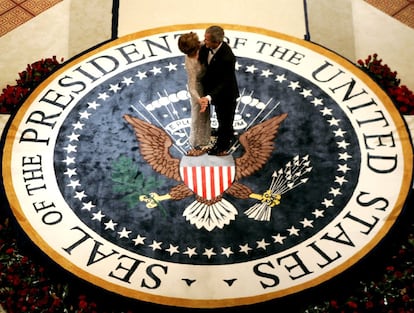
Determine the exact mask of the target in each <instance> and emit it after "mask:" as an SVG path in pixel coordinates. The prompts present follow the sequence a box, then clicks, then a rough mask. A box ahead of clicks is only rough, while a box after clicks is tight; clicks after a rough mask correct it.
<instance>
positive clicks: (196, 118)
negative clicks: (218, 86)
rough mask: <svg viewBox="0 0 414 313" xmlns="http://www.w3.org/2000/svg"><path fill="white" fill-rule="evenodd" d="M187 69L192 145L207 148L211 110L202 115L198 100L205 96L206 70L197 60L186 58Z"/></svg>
mask: <svg viewBox="0 0 414 313" xmlns="http://www.w3.org/2000/svg"><path fill="white" fill-rule="evenodd" d="M185 68H186V70H187V84H188V91H189V92H190V96H191V130H190V144H191V146H192V147H193V148H195V147H198V146H206V145H208V144H209V142H210V135H211V122H210V110H209V109H207V110H206V111H205V112H203V113H200V105H199V104H198V102H197V99H198V98H200V97H201V96H202V95H203V89H202V86H201V82H200V79H201V77H202V76H203V74H204V68H203V67H202V66H201V64H200V63H199V62H198V60H197V58H189V57H188V56H185Z"/></svg>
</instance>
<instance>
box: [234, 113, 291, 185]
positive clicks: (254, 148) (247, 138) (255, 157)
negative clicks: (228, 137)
mask: <svg viewBox="0 0 414 313" xmlns="http://www.w3.org/2000/svg"><path fill="white" fill-rule="evenodd" d="M286 117H287V113H283V114H280V115H278V116H275V117H272V118H271V119H268V120H266V121H264V122H263V123H260V124H257V125H255V126H253V127H252V128H250V129H249V130H247V131H246V132H245V133H243V134H242V135H240V137H239V141H240V143H241V144H242V145H243V147H244V149H245V153H244V154H243V155H242V156H241V157H239V158H237V159H236V160H235V162H236V176H235V180H238V179H240V178H242V177H245V176H249V175H251V174H253V173H254V172H256V171H258V170H259V169H261V168H262V167H263V165H264V164H266V162H267V161H268V159H269V157H270V155H271V153H272V151H273V149H274V139H275V138H276V135H277V132H278V130H279V127H280V124H281V123H282V122H283V121H284V120H285V119H286Z"/></svg>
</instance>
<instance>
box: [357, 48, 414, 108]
mask: <svg viewBox="0 0 414 313" xmlns="http://www.w3.org/2000/svg"><path fill="white" fill-rule="evenodd" d="M358 66H359V67H360V68H361V69H362V70H363V71H364V72H365V73H367V74H368V75H369V76H370V77H371V78H372V79H373V80H374V81H375V82H376V83H377V84H378V85H379V86H380V87H381V88H382V89H383V90H384V91H385V92H386V93H387V94H388V96H389V97H390V98H391V100H392V101H393V103H394V105H395V106H396V108H397V109H398V111H399V112H400V113H401V114H403V115H414V93H413V92H412V91H411V90H410V89H408V87H407V86H405V85H401V84H400V83H401V81H400V79H398V78H397V72H396V71H392V70H391V69H390V68H389V66H388V65H387V64H383V63H382V59H379V58H378V55H377V54H376V53H374V54H373V55H369V56H368V57H367V58H366V59H365V60H358Z"/></svg>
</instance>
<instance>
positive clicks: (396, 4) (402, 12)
mask: <svg viewBox="0 0 414 313" xmlns="http://www.w3.org/2000/svg"><path fill="white" fill-rule="evenodd" d="M365 2H368V3H369V4H371V5H373V6H374V7H376V8H377V9H379V10H381V11H383V12H384V13H387V14H388V15H390V16H392V17H394V18H395V19H397V20H399V21H400V22H402V23H404V24H406V25H408V26H409V27H411V28H414V0H365Z"/></svg>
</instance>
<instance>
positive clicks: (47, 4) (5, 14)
mask: <svg viewBox="0 0 414 313" xmlns="http://www.w3.org/2000/svg"><path fill="white" fill-rule="evenodd" d="M61 1H62V0H0V36H3V35H5V34H7V33H8V32H10V31H11V30H13V29H15V28H17V27H19V26H20V25H22V24H23V23H25V22H27V21H28V20H30V19H32V18H33V17H35V16H36V15H39V14H41V13H42V12H44V11H46V10H47V9H49V8H51V7H52V6H54V5H55V4H57V3H59V2H61Z"/></svg>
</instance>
